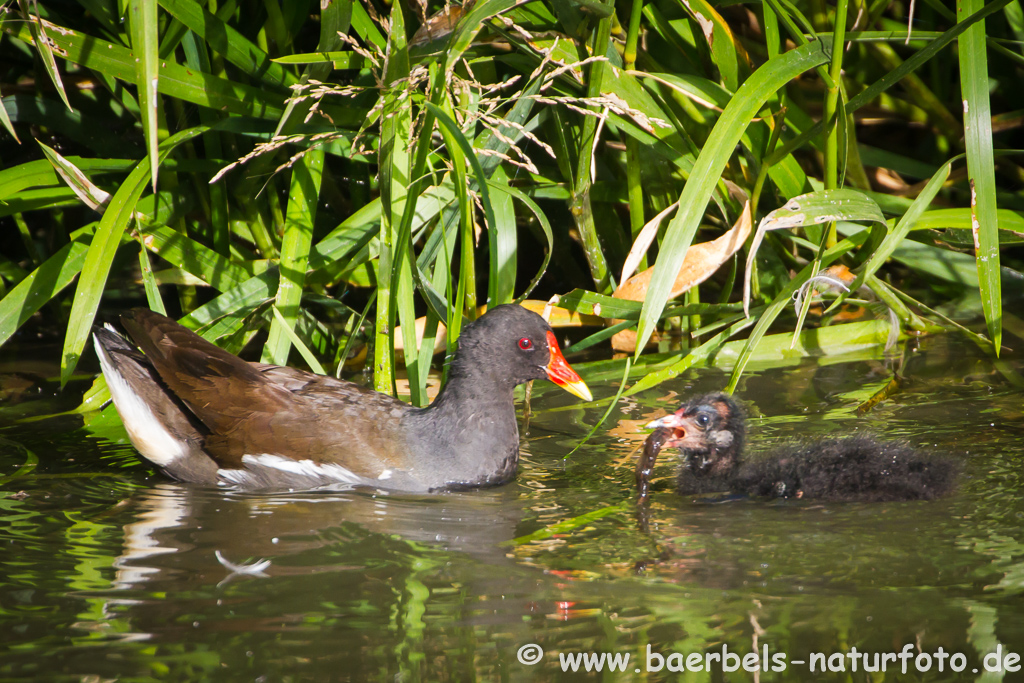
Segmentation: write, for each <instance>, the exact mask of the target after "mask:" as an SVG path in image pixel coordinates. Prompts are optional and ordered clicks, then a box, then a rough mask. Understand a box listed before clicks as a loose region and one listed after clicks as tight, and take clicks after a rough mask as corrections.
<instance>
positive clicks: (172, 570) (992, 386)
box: [0, 339, 1024, 681]
mask: <svg viewBox="0 0 1024 683" xmlns="http://www.w3.org/2000/svg"><path fill="white" fill-rule="evenodd" d="M833 361H834V359H826V360H825V361H822V362H820V363H808V362H804V363H801V364H799V365H794V366H793V367H790V368H787V369H786V370H785V372H782V371H778V370H763V371H759V372H755V373H752V374H750V375H748V376H747V377H746V378H745V380H744V383H743V385H742V386H741V388H740V391H739V396H740V397H741V398H742V399H743V400H744V401H745V402H746V405H747V406H748V407H749V408H750V411H751V414H752V415H753V416H754V417H753V418H752V419H751V426H750V442H751V449H752V451H756V450H768V449H770V448H771V447H772V446H773V445H774V444H776V443H780V442H784V441H787V440H790V439H792V438H794V437H797V438H799V437H805V438H816V437H819V436H821V437H824V436H834V435H836V434H837V433H849V432H852V431H857V430H867V431H871V432H873V433H875V434H877V435H878V436H880V437H883V438H904V439H907V440H908V441H910V442H911V443H912V444H913V445H915V446H918V447H923V448H932V449H938V450H944V451H947V452H950V453H953V454H957V455H958V456H960V457H963V458H964V460H965V464H966V472H965V475H966V476H965V478H964V480H963V483H962V485H961V487H960V490H959V491H958V492H957V493H956V494H955V495H953V496H951V497H949V498H947V499H943V500H940V501H932V502H913V503H885V504H814V503H813V502H808V501H783V502H768V501H760V500H748V499H743V498H735V497H729V498H725V497H715V496H710V497H695V496H691V497H681V496H678V495H677V494H675V493H674V492H673V491H672V488H671V478H672V476H671V475H672V471H673V469H674V465H673V463H672V462H671V458H667V457H666V458H664V460H665V462H664V463H660V462H659V464H658V466H657V467H656V468H655V470H656V471H655V477H654V479H653V485H652V492H651V504H650V509H649V517H648V518H647V519H646V521H645V526H643V527H642V528H640V529H638V520H637V518H636V513H635V506H634V505H633V501H634V500H635V490H634V485H633V476H632V474H633V467H632V466H633V463H634V462H635V460H634V458H635V454H633V455H631V452H632V451H634V449H635V446H636V445H637V444H638V443H639V441H641V440H642V438H643V434H639V433H637V432H636V430H635V427H634V425H636V424H638V423H642V422H646V421H648V420H650V419H652V418H654V417H657V416H659V415H663V414H665V413H666V412H667V411H668V410H669V409H671V408H673V407H675V406H676V405H678V403H679V401H680V400H681V399H682V397H685V396H689V395H693V394H697V393H703V392H706V391H711V390H715V389H720V388H721V387H722V386H723V384H724V381H725V378H724V375H723V374H722V373H721V371H718V370H697V371H694V372H691V373H690V374H689V375H688V376H685V377H681V378H679V379H678V380H676V381H674V382H671V383H669V384H666V385H663V386H661V387H658V388H656V389H653V390H651V391H649V392H645V393H642V394H640V395H638V396H635V397H632V398H631V399H630V402H624V403H623V404H621V405H620V406H619V407H618V408H617V409H616V411H617V412H616V413H615V414H613V418H612V420H611V421H610V422H609V423H608V425H607V428H606V429H602V430H601V431H599V432H598V434H597V435H595V437H594V438H593V439H592V440H591V441H590V442H588V444H587V445H585V446H584V448H582V449H581V450H580V451H578V452H576V453H575V454H574V455H573V456H572V457H570V458H568V459H564V456H565V454H566V453H568V452H569V451H570V450H571V449H572V448H573V447H574V446H575V445H576V443H577V442H578V440H579V439H580V438H581V437H582V436H583V435H584V434H585V433H586V432H587V431H588V430H589V427H590V425H591V424H592V423H593V420H595V419H597V418H598V417H599V416H600V414H601V413H603V411H604V409H605V408H604V406H603V405H598V406H579V405H570V402H569V401H568V400H563V399H562V398H561V397H557V396H556V394H553V393H552V394H546V395H543V396H541V400H539V401H537V403H536V404H535V406H534V408H535V412H534V416H533V418H532V420H531V425H530V434H529V435H528V436H527V437H526V439H525V443H526V444H527V445H528V446H529V452H527V453H525V455H524V462H523V464H522V467H521V471H520V476H519V477H518V479H517V480H516V481H515V482H514V483H513V484H510V485H507V486H503V487H500V488H497V489H492V490H485V491H476V492H466V493H456V494H440V495H431V496H403V495H384V494H379V493H372V492H346V493H319V494H317V493H309V494H298V495H295V494H293V495H259V494H245V495H242V494H234V493H229V492H224V491H219V490H215V489H209V488H201V487H192V486H181V485H177V484H173V483H168V482H166V481H165V480H162V479H160V478H159V477H156V476H153V477H151V478H150V479H148V480H147V475H146V470H145V468H144V467H142V466H140V465H138V464H135V459H134V456H132V454H131V449H130V448H128V447H126V446H118V445H114V443H115V442H116V441H117V440H119V439H123V436H124V435H123V431H120V430H119V427H117V425H116V423H114V424H113V425H112V424H111V423H109V422H105V421H104V419H103V418H102V417H95V416H94V417H92V418H90V422H89V425H88V427H87V429H86V430H82V429H78V430H77V431H61V430H64V429H65V427H64V425H61V426H60V428H58V427H56V426H54V425H53V424H41V425H39V426H38V430H37V431H36V432H30V431H24V430H21V431H18V432H17V433H11V432H10V431H7V432H5V434H4V438H5V439H9V440H14V441H18V442H21V443H24V445H25V446H26V447H29V448H30V449H31V450H32V451H33V452H34V453H36V454H38V455H39V459H40V463H39V465H38V467H37V468H36V469H35V471H33V472H32V473H31V474H30V475H24V476H21V477H19V478H18V479H16V480H12V481H11V482H9V483H8V484H7V485H6V487H5V488H3V490H2V492H0V642H2V643H3V644H4V645H3V647H5V648H6V649H5V650H4V651H3V654H2V655H0V678H2V679H17V678H21V679H37V678H38V679H65V678H66V679H69V680H70V679H73V680H83V679H89V680H99V679H115V678H120V679H146V680H152V679H160V680H199V679H218V680H236V679H237V680H253V679H263V680H294V679H315V680H323V679H338V680H353V681H362V680H389V681H394V680H401V681H414V680H424V681H437V680H474V679H478V680H516V681H517V680H528V679H529V680H562V679H563V675H562V671H561V666H560V664H559V654H558V653H562V654H563V655H564V654H566V653H574V652H597V653H600V652H607V653H627V654H630V655H631V657H632V658H633V659H631V661H630V670H629V671H627V674H626V675H624V676H621V677H620V678H619V679H620V680H632V679H633V678H634V671H633V669H634V668H636V667H640V668H641V669H644V668H645V667H646V664H647V660H646V656H647V648H648V647H650V648H652V651H653V652H655V653H660V654H663V655H665V656H667V655H669V654H671V653H673V652H679V653H684V654H686V653H694V652H697V653H704V652H713V651H719V652H720V651H721V648H722V647H723V646H726V647H728V649H729V651H731V652H737V653H740V654H745V653H750V652H754V651H758V652H760V651H761V650H760V648H763V647H765V646H767V647H768V648H769V650H770V652H771V653H783V654H785V655H787V658H788V659H787V661H789V660H794V659H800V658H801V657H806V656H807V655H808V654H809V653H812V652H824V653H834V652H845V651H848V650H849V648H851V647H856V648H857V649H858V650H859V651H862V652H872V653H873V652H878V653H885V652H897V651H899V650H900V649H901V648H902V647H904V646H905V645H906V644H908V643H909V644H912V645H913V647H914V651H915V653H916V652H917V649H918V648H920V649H921V650H922V651H930V652H934V651H935V650H936V648H938V647H942V648H944V649H945V650H946V651H949V652H954V651H955V652H962V653H964V655H965V661H967V662H968V669H967V671H966V672H964V673H963V674H951V673H949V672H946V673H945V674H943V675H938V674H937V672H936V671H932V672H930V673H927V674H926V673H920V674H919V673H913V672H911V673H909V674H908V675H907V676H905V677H904V676H902V675H900V676H898V677H897V678H898V679H899V680H928V681H932V680H970V679H975V678H978V676H980V675H981V673H979V674H973V673H971V671H970V670H971V669H972V668H980V665H981V661H982V656H983V655H984V654H986V653H989V652H991V651H994V649H995V648H997V647H999V646H1000V645H1001V646H1002V648H1003V651H1004V652H1010V651H1013V652H1024V612H1022V611H1021V609H1020V599H1021V594H1022V592H1024V525H1022V522H1024V496H1021V492H1022V491H1024V467H1022V465H1024V447H1022V442H1021V439H1020V437H1021V435H1022V433H1024V409H1022V405H1024V404H1022V402H1021V394H1020V392H1019V391H1018V390H1016V389H1014V388H1012V386H1011V385H1010V384H1009V383H1008V381H1007V380H1005V379H1004V375H1003V374H1000V373H999V372H996V371H995V370H994V369H993V366H992V364H991V363H990V362H989V361H988V360H987V359H985V358H983V357H981V356H979V355H977V354H976V353H974V352H973V351H972V350H971V349H970V348H968V347H965V346H961V345H957V344H955V343H954V342H953V341H951V340H949V339H935V340H926V342H925V343H924V345H923V347H922V350H921V351H920V352H917V353H911V354H908V361H907V363H906V364H905V366H904V368H903V372H904V374H905V375H906V376H908V377H910V378H912V380H913V382H912V383H911V384H909V385H908V387H907V388H906V389H905V391H904V393H902V394H899V395H897V396H895V397H894V398H893V399H892V400H889V401H886V402H884V403H883V404H881V405H880V406H879V407H877V408H876V409H875V410H873V411H872V412H871V413H869V414H868V415H867V416H864V417H862V416H859V415H857V413H856V410H855V409H856V406H857V405H859V404H860V403H862V402H863V401H864V400H865V398H866V397H867V396H870V394H871V393H872V392H873V391H874V390H876V388H877V386H879V385H880V384H881V383H883V382H885V381H887V379H888V377H889V375H888V373H887V372H886V369H885V366H884V363H883V362H881V361H878V360H863V359H860V360H857V361H856V362H849V363H843V364H839V363H834V362H833ZM1007 362H1008V363H1010V364H1011V365H1014V367H1018V368H1019V366H1020V363H1019V361H1013V360H1012V359H1010V360H1008V361H1007ZM825 363H833V364H832V365H827V364H825ZM618 372H621V370H619V371H618ZM618 376H619V375H618V374H617V373H616V376H615V381H616V382H617V380H618ZM613 391H614V387H611V386H607V387H605V393H604V395H605V396H607V395H610V394H611V393H613ZM599 393H600V392H599ZM0 412H2V411H0ZM75 427H77V423H76V424H75V425H74V426H73V427H69V428H75ZM58 431H60V432H61V433H57V432H58ZM93 436H101V437H102V439H100V440H99V441H97V440H96V439H94V438H93ZM24 462H25V455H24V452H23V451H20V450H17V449H14V450H11V451H10V452H8V451H6V450H3V449H0V476H3V475H6V474H10V473H11V472H15V471H18V468H19V467H21V466H22V465H23V464H24ZM19 491H20V492H23V493H21V494H19V493H18V492H19ZM5 492H6V493H5ZM8 494H15V495H14V496H13V497H12V496H10V495H8ZM596 511H603V512H605V513H607V514H603V516H591V517H589V518H588V519H589V521H586V522H585V523H581V524H577V525H576V526H573V525H571V524H570V525H566V526H563V527H554V526H553V525H557V524H565V523H566V522H567V521H568V520H573V519H576V518H579V517H580V516H582V515H587V514H589V513H594V512H596ZM544 528H549V529H550V532H549V533H547V534H544V535H543V537H538V540H534V541H531V542H529V543H525V544H522V545H515V544H505V542H506V541H511V540H512V539H516V538H520V537H523V536H526V535H527V534H531V533H533V532H536V531H538V530H539V529H544ZM216 551H220V553H221V554H222V555H223V556H224V557H225V558H226V559H227V560H229V561H231V562H233V563H238V564H244V563H248V562H253V561H255V560H258V559H261V558H265V559H268V560H270V561H271V564H270V566H269V567H268V568H267V569H266V570H265V574H266V575H267V576H266V577H265V578H260V577H253V576H244V575H238V574H233V573H232V572H231V571H230V570H229V569H228V568H226V567H225V566H223V565H222V564H221V563H220V562H219V561H218V560H217V558H216V555H215V553H216ZM638 563H639V564H642V565H643V567H644V571H642V572H641V573H640V574H639V575H638V574H637V572H636V566H637V564H638ZM528 643H536V644H538V645H540V646H541V647H542V648H543V650H544V651H545V653H546V654H544V656H543V657H542V659H541V661H540V662H539V663H537V664H535V665H531V666H527V665H524V664H521V663H520V662H519V661H518V660H517V657H516V653H517V651H518V649H519V648H520V647H521V646H523V645H526V644H528ZM654 661H655V662H656V661H657V660H656V659H655V660H654ZM579 675H580V676H581V677H582V676H583V673H582V672H581V673H580V674H579ZM676 675H678V674H669V673H667V671H665V670H663V671H662V672H660V673H658V674H651V675H650V676H649V680H660V679H662V678H672V677H674V676H676ZM887 675H888V678H889V679H890V680H891V679H892V678H893V676H892V674H891V672H888V674H887ZM1015 675H1017V676H1019V675H1020V674H1019V673H1018V674H1015ZM590 676H591V677H592V678H596V677H597V676H596V675H595V674H591V675H590ZM759 676H760V680H763V681H770V680H821V679H822V676H821V675H820V673H816V674H813V675H812V674H811V673H810V672H809V671H807V669H806V667H805V668H802V669H801V668H800V667H799V666H798V665H796V664H793V665H792V666H791V667H790V669H788V670H787V671H786V672H784V673H781V674H780V673H771V672H761V673H760V674H759ZM869 676H871V677H872V679H880V678H882V674H881V673H879V674H869ZM740 677H742V678H740ZM610 678H614V677H610ZM753 678H754V676H753V674H749V673H736V674H721V673H720V672H719V671H717V670H716V672H715V673H714V674H713V675H711V676H708V675H707V674H706V673H695V674H692V675H689V678H687V680H696V679H701V680H709V679H710V680H719V679H728V680H733V679H737V680H752V679H753ZM824 678H825V679H826V680H865V677H864V672H863V671H858V673H856V674H854V673H852V672H850V671H846V672H844V673H833V674H828V675H826V676H825V677H824ZM1004 680H1014V678H1013V675H1009V676H1007V677H1006V678H1005V679H1004Z"/></svg>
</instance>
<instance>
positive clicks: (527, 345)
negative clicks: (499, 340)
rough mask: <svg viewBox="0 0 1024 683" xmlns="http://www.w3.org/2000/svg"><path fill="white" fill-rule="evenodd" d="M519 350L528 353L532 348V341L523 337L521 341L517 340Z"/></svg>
mask: <svg viewBox="0 0 1024 683" xmlns="http://www.w3.org/2000/svg"><path fill="white" fill-rule="evenodd" d="M519 348H521V349H522V350H523V351H529V350H530V349H532V348H533V340H532V339H530V338H529V337H523V338H522V339H520V340H519Z"/></svg>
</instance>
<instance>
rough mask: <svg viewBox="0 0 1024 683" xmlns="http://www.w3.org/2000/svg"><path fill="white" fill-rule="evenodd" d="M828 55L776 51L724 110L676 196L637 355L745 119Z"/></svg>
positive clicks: (810, 48)
mask: <svg viewBox="0 0 1024 683" xmlns="http://www.w3.org/2000/svg"><path fill="white" fill-rule="evenodd" d="M828 59H829V55H828V53H827V52H825V51H824V50H823V49H822V45H821V43H818V42H815V43H809V44H808V45H805V46H803V47H799V48H796V49H795V50H791V51H789V52H786V53H784V54H782V55H779V56H778V57H776V58H775V59H773V60H769V61H768V62H767V63H765V64H764V65H762V66H761V67H760V68H759V69H758V70H757V71H755V72H754V73H753V74H752V75H751V76H750V78H749V79H747V81H746V82H745V83H744V84H743V85H742V86H741V87H740V88H739V90H738V91H737V92H736V96H735V97H733V99H732V101H730V102H729V105H728V106H727V107H726V108H725V111H724V112H722V116H721V118H719V120H718V123H716V124H715V127H714V129H713V130H712V131H711V134H710V135H709V136H708V140H707V142H706V143H705V144H704V147H703V149H702V150H701V153H700V156H699V157H698V158H697V162H696V163H695V164H694V167H693V173H691V175H690V179H689V181H688V182H687V183H686V187H684V188H683V192H682V194H681V195H680V197H679V207H680V208H679V212H678V213H676V215H675V217H674V218H673V219H672V222H671V223H669V225H668V228H667V229H666V231H665V239H664V241H663V242H662V251H661V255H660V256H659V257H658V261H657V262H656V263H655V265H654V273H653V275H652V277H651V284H650V287H649V289H648V293H647V299H646V300H645V301H644V307H643V313H642V315H641V316H640V324H639V326H638V327H637V345H636V349H637V350H636V352H635V354H636V355H637V356H639V355H640V353H641V352H642V351H643V348H644V347H645V346H646V344H647V341H648V340H649V339H650V337H651V334H652V333H653V332H654V328H655V324H656V323H657V321H658V318H659V317H660V316H661V312H662V310H664V308H665V304H666V302H667V301H668V294H669V292H670V290H671V287H672V284H673V283H674V281H675V276H676V273H677V272H678V271H679V266H680V265H682V263H683V259H684V258H685V257H686V250H687V249H688V248H689V246H690V243H691V242H692V241H693V235H694V233H696V231H697V226H698V225H699V223H700V219H701V217H702V216H703V215H704V209H705V207H707V204H708V200H709V199H710V197H711V192H712V191H713V190H714V188H715V185H716V183H717V180H718V177H719V176H720V175H721V172H722V169H723V168H724V167H725V164H726V162H727V161H728V160H729V157H730V156H732V153H733V149H734V148H735V146H736V143H737V142H738V141H739V139H740V137H741V136H742V135H743V131H744V130H745V129H746V127H747V125H748V123H749V122H750V120H751V119H752V118H753V117H754V115H755V114H756V113H757V112H758V110H760V108H761V107H762V105H763V104H764V103H765V101H767V99H768V98H769V97H771V96H772V95H773V94H774V93H775V92H776V91H777V90H779V89H780V88H782V87H783V86H784V85H785V84H786V83H788V82H789V81H790V80H792V79H793V78H795V77H796V76H798V75H799V74H801V73H803V72H804V71H806V70H807V69H810V68H813V67H815V66H817V65H820V64H825V63H826V62H827V61H828Z"/></svg>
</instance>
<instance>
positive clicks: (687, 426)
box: [644, 408, 698, 448]
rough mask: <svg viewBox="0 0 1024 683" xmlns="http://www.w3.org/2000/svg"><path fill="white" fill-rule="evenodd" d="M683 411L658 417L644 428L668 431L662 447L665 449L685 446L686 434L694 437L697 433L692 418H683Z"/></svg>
mask: <svg viewBox="0 0 1024 683" xmlns="http://www.w3.org/2000/svg"><path fill="white" fill-rule="evenodd" d="M683 410H684V409H682V408H680V409H679V410H677V411H676V412H674V413H671V414H670V415H666V416H665V417H660V418H658V419H657V420H653V421H651V422H648V423H647V424H646V425H644V427H645V428H646V429H667V430H670V433H669V435H668V436H666V437H665V440H664V444H663V447H665V448H679V447H680V446H684V445H686V442H685V441H684V440H685V439H686V436H687V434H688V433H689V434H691V435H696V434H697V433H698V430H697V425H696V424H695V423H694V421H693V417H683Z"/></svg>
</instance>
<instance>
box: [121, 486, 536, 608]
mask: <svg viewBox="0 0 1024 683" xmlns="http://www.w3.org/2000/svg"><path fill="white" fill-rule="evenodd" d="M130 506H131V507H132V508H134V509H135V510H136V515H137V518H138V521H136V522H133V523H131V524H128V525H125V527H124V531H125V534H124V550H123V552H122V553H121V555H120V556H119V557H118V559H117V561H116V562H115V566H116V567H117V569H118V574H117V579H116V581H115V586H116V587H117V588H123V589H131V588H138V587H141V584H142V583H143V582H154V581H159V582H161V583H162V582H164V581H167V580H168V578H169V577H178V578H182V577H184V578H185V580H188V581H192V577H194V576H196V575H203V576H215V575H216V574H217V573H218V569H217V568H218V566H219V567H220V570H219V571H220V572H221V573H223V571H224V569H223V565H222V564H220V563H219V562H218V561H217V560H216V558H215V556H214V551H215V550H219V551H220V552H221V554H222V555H223V556H224V557H225V558H227V559H228V560H230V561H232V562H235V563H241V562H245V561H247V559H246V558H264V559H270V560H271V561H272V565H271V568H270V569H268V570H267V572H266V573H267V574H269V575H271V576H284V575H289V574H302V573H310V572H319V571H323V570H325V569H334V570H345V569H347V567H344V566H338V567H330V568H328V567H323V566H319V565H313V566H304V565H303V563H302V561H301V559H302V558H303V556H304V555H307V554H314V553H316V552H317V551H318V550H323V549H325V548H332V547H336V546H339V545H344V544H345V543H346V542H359V541H362V540H365V539H366V538H369V537H373V536H375V535H376V536H380V537H381V538H385V539H392V538H394V539H400V540H402V541H405V542H407V543H409V544H410V545H415V544H417V543H429V544H431V545H432V547H434V548H435V549H436V550H437V551H449V552H458V553H466V554H467V555H470V556H472V557H473V558H474V559H476V560H479V561H485V562H490V563H495V564H502V563H508V562H509V559H508V557H507V555H506V550H505V548H504V546H502V545H500V544H501V543H503V542H507V541H510V540H512V539H513V538H514V537H515V530H516V526H517V524H518V523H519V521H520V520H521V518H522V502H521V501H520V500H519V499H518V496H517V492H516V491H515V490H514V489H513V488H509V487H504V488H500V489H491V490H486V491H478V492H470V493H446V494H438V495H420V496H415V495H396V494H394V493H388V492H381V491H377V492H372V493H371V492H365V491H352V492H331V493H324V492H308V493H288V494H253V493H232V492H223V491H219V490H216V489H211V488H207V487H199V486H191V485H183V484H175V483H163V484H159V485H157V486H154V487H153V488H151V489H149V490H147V491H144V492H142V493H139V494H137V495H136V496H134V497H133V499H132V500H131V502H130ZM193 551H198V552H193ZM204 551H205V552H204ZM168 553H177V555H176V556H175V557H164V556H165V555H167V554H168ZM289 558H290V559H289ZM161 571H166V572H167V574H168V576H167V577H164V576H160V577H157V576H154V574H156V573H158V572H161ZM194 586H195V583H194V582H192V583H190V587H194Z"/></svg>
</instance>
